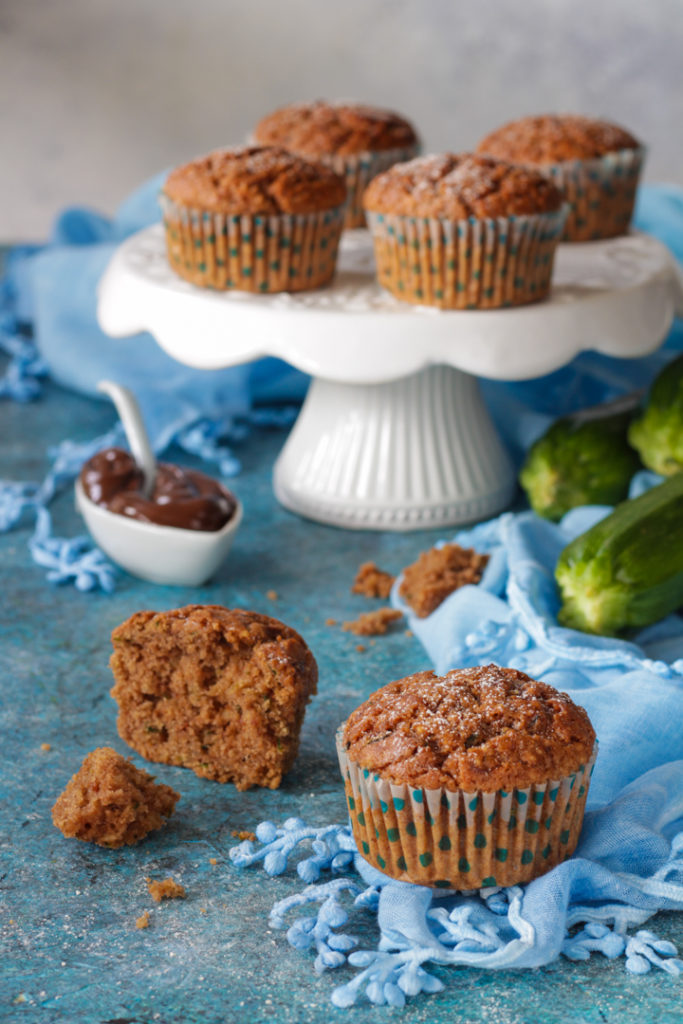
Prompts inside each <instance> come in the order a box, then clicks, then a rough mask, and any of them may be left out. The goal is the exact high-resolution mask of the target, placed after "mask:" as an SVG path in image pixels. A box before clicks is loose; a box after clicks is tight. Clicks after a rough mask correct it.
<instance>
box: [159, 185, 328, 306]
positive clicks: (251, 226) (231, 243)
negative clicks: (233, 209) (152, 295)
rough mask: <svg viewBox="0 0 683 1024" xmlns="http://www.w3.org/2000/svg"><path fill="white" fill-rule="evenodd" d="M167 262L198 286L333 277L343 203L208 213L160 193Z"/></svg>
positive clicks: (265, 286)
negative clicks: (289, 210) (319, 208)
mask: <svg viewBox="0 0 683 1024" xmlns="http://www.w3.org/2000/svg"><path fill="white" fill-rule="evenodd" d="M160 203H161V208H162V212H163V217H164V228H165V232H166V249H167V253H168V259H169V262H170V264H171V267H172V268H173V270H175V272H176V273H177V274H179V275H180V277H183V278H184V279H185V280H186V281H190V282H192V284H196V285H199V286H200V287H201V288H214V289H218V290H220V291H225V290H232V289H236V290H238V291H245V292H261V293H271V292H298V291H307V290H310V289H312V288H319V287H321V285H324V284H327V283H328V282H329V281H330V280H331V279H332V277H333V275H334V271H335V266H336V262H337V250H338V247H339V239H340V237H341V232H342V225H343V220H344V207H337V208H335V209H332V210H325V211H323V212H320V213H311V214H284V213H283V214H277V215H247V214H241V215H240V214H222V213H209V212H206V211H202V210H196V209H190V208H189V207H184V206H179V205H178V204H177V203H174V202H173V201H172V200H171V199H169V198H168V196H166V195H164V194H163V193H162V195H161V197H160Z"/></svg>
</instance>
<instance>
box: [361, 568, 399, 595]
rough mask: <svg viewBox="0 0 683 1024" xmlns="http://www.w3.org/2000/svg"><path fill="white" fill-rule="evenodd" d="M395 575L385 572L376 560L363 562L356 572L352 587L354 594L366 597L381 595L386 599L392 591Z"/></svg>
mask: <svg viewBox="0 0 683 1024" xmlns="http://www.w3.org/2000/svg"><path fill="white" fill-rule="evenodd" d="M395 579H396V577H395V576H392V575H391V573H389V572H384V570H383V569H380V568H379V567H378V566H376V565H375V563H374V562H363V564H362V565H361V566H360V567H359V569H358V572H357V573H356V578H355V579H354V581H353V586H352V587H351V593H352V594H362V595H363V596H364V597H381V598H384V599H386V598H387V597H389V594H390V593H391V588H392V587H393V585H394V580H395Z"/></svg>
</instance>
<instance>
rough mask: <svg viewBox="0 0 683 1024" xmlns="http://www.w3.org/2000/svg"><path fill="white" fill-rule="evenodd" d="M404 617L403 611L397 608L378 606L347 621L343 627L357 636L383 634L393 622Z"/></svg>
mask: <svg viewBox="0 0 683 1024" xmlns="http://www.w3.org/2000/svg"><path fill="white" fill-rule="evenodd" d="M402 618H403V612H400V611H398V610H397V609H396V608H378V609H377V611H374V612H363V614H362V615H359V616H358V618H357V619H352V620H351V622H345V623H344V625H343V626H342V629H344V630H345V631H346V632H347V633H355V634H356V636H382V635H383V634H384V633H386V631H387V629H388V628H389V626H390V625H391V624H392V622H398V620H399V619H402Z"/></svg>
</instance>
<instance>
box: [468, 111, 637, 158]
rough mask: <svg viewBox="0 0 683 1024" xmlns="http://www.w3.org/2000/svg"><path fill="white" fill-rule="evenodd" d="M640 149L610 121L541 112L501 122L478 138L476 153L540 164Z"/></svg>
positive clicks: (634, 140)
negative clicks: (500, 124) (505, 122)
mask: <svg viewBox="0 0 683 1024" xmlns="http://www.w3.org/2000/svg"><path fill="white" fill-rule="evenodd" d="M639 148H640V143H639V142H638V141H637V140H636V139H634V137H633V136H632V135H631V134H630V132H627V131H626V130H625V129H624V128H620V127H619V126H618V125H616V124H610V122H609V121H600V120H598V119H597V118H594V117H583V116H581V115H579V114H559V115H557V114H542V115H540V116H538V117H522V118H520V120H518V121H510V122H509V123H508V124H504V125H502V126H501V127H500V128H497V129H496V131H494V132H491V133H490V135H487V136H486V138H484V139H482V140H481V142H480V143H479V145H478V146H477V152H478V153H489V154H490V155H491V156H496V157H500V158H501V159H503V160H512V161H513V162H516V163H523V164H533V165H537V166H539V167H543V166H546V165H548V164H557V163H562V162H563V161H566V160H592V159H595V158H596V157H601V156H604V155H605V154H606V153H616V152H617V151H618V150H620V149H639Z"/></svg>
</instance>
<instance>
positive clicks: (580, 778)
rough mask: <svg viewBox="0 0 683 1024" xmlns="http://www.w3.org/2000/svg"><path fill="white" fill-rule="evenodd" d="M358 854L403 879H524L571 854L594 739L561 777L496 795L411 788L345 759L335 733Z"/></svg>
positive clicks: (454, 884)
mask: <svg viewBox="0 0 683 1024" xmlns="http://www.w3.org/2000/svg"><path fill="white" fill-rule="evenodd" d="M337 753H338V756H339V764H340V767H341V772H342V777H343V779H344V787H345V791H346V799H347V803H348V807H349V814H350V817H351V827H352V830H353V835H354V839H355V840H356V844H357V846H358V851H359V853H360V854H361V855H362V856H363V857H364V858H365V859H366V860H367V861H369V862H370V864H372V865H373V866H374V867H376V868H379V870H380V871H383V872H384V873H385V874H387V875H389V876H390V877H392V878H396V879H398V880H399V881H402V882H413V883H414V884H416V885H425V886H430V887H431V888H436V889H459V890H468V889H480V888H486V887H488V886H495V885H500V886H508V885H516V884H518V883H522V882H529V881H531V879H532V878H537V877H538V876H539V875H542V874H544V873H545V872H546V871H550V869H551V868H554V867H555V866H556V865H557V864H560V863H561V862H562V861H564V860H566V859H567V858H568V857H570V856H571V854H572V853H573V852H574V850H575V848H576V844H577V842H578V839H579V833H580V831H581V824H582V822H583V815H584V809H585V806H586V797H587V795H588V787H589V784H590V778H591V775H592V774H593V766H594V764H595V758H596V755H597V744H596V745H595V748H594V750H593V753H592V755H591V758H590V760H589V761H588V763H587V764H582V765H579V767H578V768H577V770H576V771H575V772H573V773H572V774H571V775H568V776H567V777H566V778H563V779H557V780H554V781H551V782H547V783H540V784H536V785H533V786H527V787H526V788H524V789H511V790H502V789H501V790H498V791H496V792H493V793H484V792H471V793H468V792H465V791H464V790H457V791H450V790H446V789H414V788H413V787H411V786H408V785H405V784H402V785H396V784H394V783H391V782H387V781H385V780H384V779H382V778H381V777H380V776H379V775H376V774H374V773H372V772H370V771H368V770H367V769H364V768H360V767H359V766H358V765H357V764H355V763H354V762H352V761H350V760H349V759H348V757H347V755H346V752H345V750H344V749H343V745H342V742H341V730H340V732H339V733H338V734H337Z"/></svg>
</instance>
